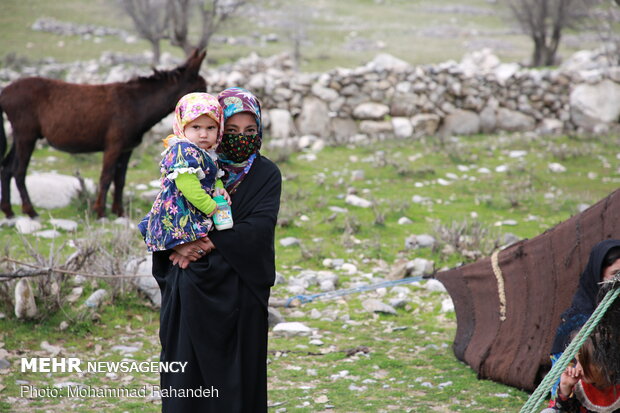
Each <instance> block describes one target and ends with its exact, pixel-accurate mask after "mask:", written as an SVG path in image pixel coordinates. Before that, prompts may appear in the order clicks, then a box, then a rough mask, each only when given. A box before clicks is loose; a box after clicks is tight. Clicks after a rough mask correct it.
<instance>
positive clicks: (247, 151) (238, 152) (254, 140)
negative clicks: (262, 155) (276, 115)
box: [218, 133, 261, 162]
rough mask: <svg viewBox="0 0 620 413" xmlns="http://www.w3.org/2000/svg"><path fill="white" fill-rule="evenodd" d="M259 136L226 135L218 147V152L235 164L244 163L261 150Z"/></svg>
mask: <svg viewBox="0 0 620 413" xmlns="http://www.w3.org/2000/svg"><path fill="white" fill-rule="evenodd" d="M260 145H261V138H260V136H259V134H257V133H255V134H253V135H246V134H243V133H225V134H224V137H223V139H222V142H221V143H220V146H219V147H218V152H221V153H223V154H224V155H226V157H227V158H228V159H230V160H231V161H233V162H243V161H245V160H247V159H248V158H249V157H250V156H251V155H252V154H253V153H255V152H257V151H258V150H259V149H260Z"/></svg>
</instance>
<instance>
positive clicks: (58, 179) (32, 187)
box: [11, 172, 95, 209]
mask: <svg viewBox="0 0 620 413" xmlns="http://www.w3.org/2000/svg"><path fill="white" fill-rule="evenodd" d="M84 186H85V188H84V189H85V190H87V191H88V192H90V193H94V192H95V184H94V183H93V181H92V180H90V179H84ZM26 188H27V189H28V194H29V195H30V200H31V201H32V204H33V205H34V206H35V207H38V208H45V209H52V208H62V207H66V206H67V205H69V204H70V203H71V200H72V199H73V198H74V197H75V196H76V195H77V194H78V193H79V192H80V191H81V190H82V186H81V183H80V180H79V179H78V178H77V177H75V176H69V175H60V174H57V173H52V172H45V173H33V174H30V175H28V176H26ZM11 203H12V204H13V205H20V204H21V198H20V197H19V192H18V191H17V187H16V186H15V181H14V180H11Z"/></svg>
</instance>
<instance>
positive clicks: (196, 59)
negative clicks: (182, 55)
mask: <svg viewBox="0 0 620 413" xmlns="http://www.w3.org/2000/svg"><path fill="white" fill-rule="evenodd" d="M206 55H207V51H206V50H205V51H203V52H202V53H200V51H199V49H194V51H193V52H192V54H191V55H190V56H189V57H188V58H187V63H186V64H187V67H192V68H200V65H201V64H202V61H203V60H204V58H205V56H206Z"/></svg>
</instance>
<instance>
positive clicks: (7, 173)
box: [0, 145, 15, 218]
mask: <svg viewBox="0 0 620 413" xmlns="http://www.w3.org/2000/svg"><path fill="white" fill-rule="evenodd" d="M0 168H1V169H0V185H2V195H1V197H0V209H2V212H4V214H5V215H6V217H7V218H13V217H14V216H15V214H14V213H13V208H11V178H12V177H13V170H14V168H15V145H12V146H11V150H10V151H9V153H8V154H7V155H6V158H4V160H3V161H2V166H0Z"/></svg>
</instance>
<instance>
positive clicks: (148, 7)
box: [119, 0, 170, 65]
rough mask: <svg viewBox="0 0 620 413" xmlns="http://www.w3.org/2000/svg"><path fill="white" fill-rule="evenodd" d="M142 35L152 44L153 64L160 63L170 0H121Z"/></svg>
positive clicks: (165, 36)
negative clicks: (161, 45) (161, 44)
mask: <svg viewBox="0 0 620 413" xmlns="http://www.w3.org/2000/svg"><path fill="white" fill-rule="evenodd" d="M119 2H120V4H121V6H122V8H123V9H124V10H125V11H126V12H127V14H128V15H129V17H131V20H132V21H133V24H134V27H135V29H136V31H137V32H138V34H139V35H140V37H142V38H143V39H145V40H146V41H148V42H149V43H150V44H151V49H152V50H153V65H157V63H159V58H160V56H161V48H160V41H161V40H162V39H166V38H167V37H168V35H167V28H168V24H169V20H170V18H169V11H168V7H169V6H168V3H169V2H170V0H119Z"/></svg>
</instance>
